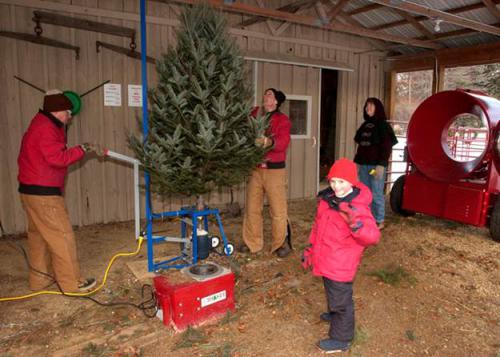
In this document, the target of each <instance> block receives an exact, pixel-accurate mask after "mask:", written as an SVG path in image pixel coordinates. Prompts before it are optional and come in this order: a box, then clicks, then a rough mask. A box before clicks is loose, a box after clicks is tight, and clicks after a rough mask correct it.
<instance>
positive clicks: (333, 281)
mask: <svg viewBox="0 0 500 357" xmlns="http://www.w3.org/2000/svg"><path fill="white" fill-rule="evenodd" d="M328 181H329V183H330V187H328V188H327V189H325V190H323V191H321V192H320V193H319V194H318V197H319V198H320V200H319V204H318V209H317V213H316V218H315V221H314V225H313V227H312V229H311V234H310V237H309V243H310V246H309V247H308V248H306V250H305V251H304V258H303V265H304V267H306V268H307V267H309V266H312V271H313V274H314V275H316V276H322V277H323V282H324V286H325V291H326V296H327V302H328V312H325V313H323V314H321V316H320V318H321V319H322V320H324V321H328V322H330V332H329V335H330V338H328V339H324V340H321V341H319V343H318V346H319V348H320V349H321V350H323V351H326V352H330V353H331V352H340V351H345V350H347V349H349V347H350V346H351V342H352V340H353V338H354V302H353V299H352V294H353V292H352V283H353V280H354V277H355V275H356V271H357V269H358V266H359V263H360V261H361V256H362V254H363V251H364V250H365V248H366V247H367V246H370V245H373V244H377V243H378V241H379V239H380V231H379V230H378V228H377V224H376V222H375V219H374V218H373V216H372V214H371V211H370V203H371V201H372V194H371V192H370V190H369V189H368V188H367V187H366V186H365V185H363V184H362V183H361V182H359V181H358V177H357V170H356V164H354V163H353V162H352V161H350V160H348V159H339V160H337V161H336V162H335V163H334V165H333V166H332V167H331V169H330V172H329V173H328Z"/></svg>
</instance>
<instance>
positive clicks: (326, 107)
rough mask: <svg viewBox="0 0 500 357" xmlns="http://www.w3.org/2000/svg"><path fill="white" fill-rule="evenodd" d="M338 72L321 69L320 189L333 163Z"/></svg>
mask: <svg viewBox="0 0 500 357" xmlns="http://www.w3.org/2000/svg"><path fill="white" fill-rule="evenodd" d="M337 87H338V71H336V70H332V69H325V68H323V69H321V114H320V135H319V143H320V146H319V165H320V166H319V167H320V168H319V182H320V189H321V188H322V187H323V186H324V184H325V183H326V175H327V174H328V169H329V168H330V166H332V163H333V162H334V161H335V131H336V128H337Z"/></svg>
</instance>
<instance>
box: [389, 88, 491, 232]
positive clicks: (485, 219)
mask: <svg viewBox="0 0 500 357" xmlns="http://www.w3.org/2000/svg"><path fill="white" fill-rule="evenodd" d="M499 121H500V101H499V100H497V99H495V98H492V97H489V96H487V95H485V94H484V93H480V92H476V91H470V90H460V89H458V90H452V91H444V92H439V93H436V94H434V95H432V96H431V97H429V98H427V99H426V100H425V101H424V102H423V103H422V104H421V105H420V106H419V107H418V108H417V109H416V111H415V112H414V114H413V116H412V117H411V119H410V122H409V124H408V135H407V146H406V149H405V155H406V159H407V168H406V173H405V175H403V176H401V177H399V178H398V179H397V180H396V182H395V183H394V185H393V187H392V190H391V195H390V203H391V208H392V210H393V211H394V212H395V213H398V214H400V215H403V216H410V215H413V214H415V213H416V212H418V213H424V214H428V215H431V216H435V217H439V218H445V219H449V220H453V221H457V222H462V223H466V224H471V225H474V226H478V227H481V226H489V229H490V233H491V236H492V238H493V239H494V240H495V241H500V200H497V198H498V195H499V193H500V179H499V171H500V142H499V132H500V125H498V124H499Z"/></svg>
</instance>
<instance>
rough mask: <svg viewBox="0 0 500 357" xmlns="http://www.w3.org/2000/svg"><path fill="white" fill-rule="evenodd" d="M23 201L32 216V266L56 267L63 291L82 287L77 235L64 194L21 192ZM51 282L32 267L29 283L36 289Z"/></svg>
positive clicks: (29, 232) (30, 230) (45, 269)
mask: <svg viewBox="0 0 500 357" xmlns="http://www.w3.org/2000/svg"><path fill="white" fill-rule="evenodd" d="M21 202H22V204H23V208H24V210H25V212H26V216H27V217H28V249H29V252H28V257H29V262H30V265H31V267H33V268H34V269H36V270H39V271H41V272H44V273H46V274H51V270H52V271H53V272H54V275H55V278H56V280H57V282H58V283H59V285H60V287H61V289H62V290H63V291H65V292H74V291H78V281H79V280H80V267H79V265H78V258H77V255H76V245H75V235H74V233H73V228H72V227H71V223H70V221H69V217H68V212H67V210H66V206H65V204H64V198H63V197H62V196H38V195H26V194H21ZM51 263H52V264H51ZM50 266H52V269H50ZM51 275H52V274H51ZM51 283H52V280H51V279H50V278H49V277H46V276H44V275H42V274H40V273H37V272H35V271H34V270H33V269H30V273H29V284H30V288H31V289H32V290H41V289H43V288H45V287H47V285H50V284H51Z"/></svg>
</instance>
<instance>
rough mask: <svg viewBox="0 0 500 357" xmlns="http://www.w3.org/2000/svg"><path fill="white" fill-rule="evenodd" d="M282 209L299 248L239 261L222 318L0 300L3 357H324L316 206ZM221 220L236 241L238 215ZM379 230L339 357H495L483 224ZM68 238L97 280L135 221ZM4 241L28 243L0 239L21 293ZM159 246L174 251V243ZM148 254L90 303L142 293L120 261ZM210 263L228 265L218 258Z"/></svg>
mask: <svg viewBox="0 0 500 357" xmlns="http://www.w3.org/2000/svg"><path fill="white" fill-rule="evenodd" d="M290 211H291V213H290V216H291V219H292V222H293V229H294V241H295V248H296V250H295V251H294V252H293V254H291V255H290V256H289V257H287V258H285V259H278V258H277V257H275V256H273V255H271V254H269V253H268V252H267V250H266V252H263V253H259V254H256V255H243V254H236V255H235V257H234V258H235V262H234V263H233V268H234V269H235V270H238V278H237V284H236V290H235V298H236V302H237V304H236V312H235V313H234V314H230V315H227V316H225V317H224V318H223V319H222V320H220V321H219V322H217V323H215V324H212V325H207V326H202V327H200V328H198V329H193V330H189V332H188V333H184V334H175V333H174V332H173V330H172V329H171V328H167V327H165V326H163V325H162V322H161V321H160V320H159V319H158V318H152V319H150V318H146V317H145V316H144V315H143V313H142V312H141V311H140V310H138V309H135V308H133V307H103V306H99V305H97V304H95V303H94V302H91V301H89V300H82V299H74V298H67V297H60V296H39V297H35V298H31V299H28V300H22V301H16V302H0V356H2V357H6V356H181V357H182V356H273V357H274V356H316V355H321V352H320V351H319V350H318V349H317V347H316V346H315V344H316V342H317V340H319V339H321V338H325V337H327V332H328V325H327V324H326V323H324V322H320V320H319V314H320V313H321V312H323V311H324V310H325V296H324V291H323V286H322V281H321V280H320V279H319V278H315V277H313V276H312V275H311V274H310V272H307V271H304V270H303V269H302V268H301V266H300V254H301V250H302V248H303V247H304V246H305V245H306V242H307V237H308V233H309V230H310V227H311V222H312V220H313V216H314V211H315V201H313V200H311V201H302V202H293V203H291V204H290ZM223 221H224V225H225V229H226V231H227V234H228V237H229V238H230V240H231V241H233V242H235V243H236V244H239V243H240V237H241V218H228V217H224V218H223ZM387 223H388V224H387V227H386V229H385V230H383V234H382V240H381V243H380V244H379V245H378V246H376V247H371V248H369V249H368V250H367V251H366V252H365V256H364V260H363V263H362V266H361V268H360V271H359V273H358V275H357V279H356V281H355V287H354V295H355V297H354V299H355V305H356V321H357V327H356V338H355V341H354V345H353V347H352V348H351V350H350V351H349V352H346V353H344V354H340V355H345V356H356V357H361V356H365V357H369V356H492V357H499V356H500V338H499V336H500V274H499V264H500V244H499V243H495V242H494V241H492V240H491V239H490V238H489V235H488V231H487V230H486V229H478V228H474V227H470V226H465V225H460V224H456V223H452V222H447V221H443V220H436V219H433V218H430V217H425V216H419V215H417V216H415V217H411V218H402V217H395V216H391V215H389V217H388V218H387ZM266 226H267V227H269V220H268V219H267V224H266ZM161 227H162V229H163V228H165V229H167V230H169V231H173V232H177V230H178V223H176V222H170V223H169V222H163V223H162V224H161ZM76 234H77V241H78V253H79V256H80V258H81V266H82V270H83V271H84V273H85V275H86V276H96V277H98V278H99V279H101V278H102V276H103V273H104V270H105V268H106V266H107V263H108V261H109V259H110V258H111V257H112V256H113V255H114V254H115V253H117V252H123V251H134V250H135V248H136V242H135V240H134V238H133V224H132V223H123V224H110V225H99V226H92V227H85V228H80V229H77V231H76ZM269 234H270V232H269V229H267V230H266V235H267V236H268V237H269ZM12 242H15V243H18V244H20V245H22V246H24V247H25V246H26V238H25V237H24V236H20V237H7V238H5V237H2V238H0V262H1V264H0V284H1V286H2V293H1V294H0V295H2V296H4V297H5V296H15V295H20V294H24V293H28V292H29V291H28V288H27V268H26V264H25V261H24V259H23V256H22V254H21V253H20V252H19V251H18V250H17V249H16V248H15V247H16V246H15V245H14V246H13V245H12ZM266 248H267V249H268V248H269V245H266ZM161 249H164V251H162V253H164V254H168V253H169V252H170V253H171V252H176V251H178V250H177V246H176V245H174V244H166V245H164V247H161V248H160V250H161ZM212 256H213V255H212ZM212 256H211V257H210V259H212ZM145 258H146V250H145V248H142V250H141V253H140V254H139V255H138V256H136V257H128V258H120V259H119V260H118V261H117V262H116V263H115V265H114V266H113V268H112V270H111V273H110V275H109V279H108V284H107V285H106V287H105V289H103V290H102V291H101V292H99V293H98V294H96V295H95V296H94V297H95V298H96V299H98V300H99V301H106V302H110V301H114V302H116V301H128V302H133V303H138V302H140V301H141V299H142V298H141V287H142V285H143V284H144V283H148V282H149V283H150V281H139V280H137V279H136V278H135V276H134V275H133V274H132V273H131V271H130V269H129V268H128V266H127V263H130V262H132V261H139V260H144V259H145ZM214 259H217V261H218V262H220V263H222V264H224V265H226V266H229V262H228V260H227V259H226V258H224V259H222V260H221V259H220V258H214ZM167 274H170V273H167Z"/></svg>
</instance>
